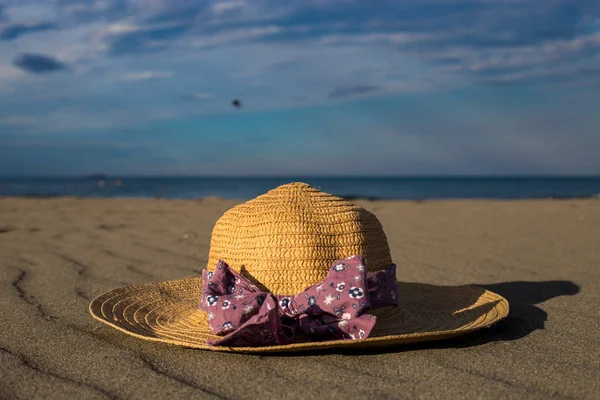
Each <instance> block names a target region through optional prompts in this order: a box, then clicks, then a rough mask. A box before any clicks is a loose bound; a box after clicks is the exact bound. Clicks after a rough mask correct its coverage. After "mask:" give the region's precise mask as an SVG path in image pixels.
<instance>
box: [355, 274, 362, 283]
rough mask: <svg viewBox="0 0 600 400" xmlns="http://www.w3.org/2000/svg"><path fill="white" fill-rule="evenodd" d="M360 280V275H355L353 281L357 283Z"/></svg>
mask: <svg viewBox="0 0 600 400" xmlns="http://www.w3.org/2000/svg"><path fill="white" fill-rule="evenodd" d="M361 279H362V278H361V277H360V275H356V276H355V277H354V280H355V281H357V282H358V281H360V280H361Z"/></svg>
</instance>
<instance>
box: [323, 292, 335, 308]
mask: <svg viewBox="0 0 600 400" xmlns="http://www.w3.org/2000/svg"><path fill="white" fill-rule="evenodd" d="M334 299H335V297H333V296H332V295H330V294H328V295H327V296H326V297H325V300H323V301H324V302H325V305H326V306H328V305H330V304H331V302H332V301H333V300H334Z"/></svg>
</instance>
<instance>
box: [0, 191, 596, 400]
mask: <svg viewBox="0 0 600 400" xmlns="http://www.w3.org/2000/svg"><path fill="white" fill-rule="evenodd" d="M359 203H360V204H361V205H363V206H365V207H366V208H367V209H370V210H371V211H374V212H375V213H376V215H377V216H378V217H379V219H380V220H381V221H382V223H383V225H384V228H385V230H386V233H387V235H388V239H389V241H390V247H391V249H392V254H393V256H394V258H395V261H396V263H397V264H398V276H399V279H401V280H405V281H419V282H425V283H432V284H444V285H454V284H456V285H459V284H466V283H472V284H478V285H482V286H484V287H486V288H488V289H491V290H493V291H496V292H498V293H500V294H502V295H504V296H505V297H506V298H508V300H509V301H510V303H511V311H512V313H511V316H510V317H509V318H508V319H507V320H505V321H503V322H501V323H499V324H498V325H496V326H494V327H492V328H489V329H486V330H484V331H480V332H477V333H475V334H471V335H468V336H465V337H462V338H459V339H452V340H448V341H443V342H437V343H435V342H434V343H430V344H427V345H418V346H404V347H395V348H389V349H386V350H385V351H378V352H371V353H362V354H361V353H352V354H349V353H347V352H344V351H343V350H338V352H337V353H336V352H335V351H334V352H325V353H323V352H321V353H313V354H304V355H290V356H281V355H279V356H268V357H267V356H264V357H263V356H251V355H237V354H229V353H218V352H209V351H199V350H190V349H184V348H179V347H175V346H170V345H166V344H159V343H152V342H147V341H143V340H139V339H136V338H134V337H130V336H127V335H125V334H123V333H121V332H119V331H117V330H114V329H111V328H110V327H108V326H106V325H104V324H101V323H100V322H98V321H95V320H94V319H92V317H91V316H90V315H89V313H88V303H89V301H90V299H92V298H93V297H95V296H97V295H99V294H101V293H103V292H105V291H107V290H109V289H112V288H115V287H118V286H121V285H129V284H136V283H142V282H149V281H156V280H166V279H175V278H182V277H186V276H195V275H199V274H200V270H201V269H202V268H204V267H205V264H206V261H207V255H208V246H209V242H210V232H211V230H212V227H213V224H214V222H215V221H216V220H217V218H218V217H219V216H220V215H221V214H222V212H223V211H225V210H226V209H227V208H229V207H231V206H232V205H233V204H234V202H232V201H224V200H219V199H205V200H203V201H158V200H77V199H69V198H60V199H15V198H13V199H0V285H1V286H0V318H1V321H2V322H1V325H0V382H1V383H0V398H7V399H13V398H22V399H41V398H63V399H83V398H98V399H100V398H131V399H151V398H152V399H154V398H163V399H164V398H213V397H214V398H230V399H257V398H261V397H262V398H282V399H283V398H337V399H358V398H367V397H370V398H382V399H383V398H426V399H429V398H440V399H442V398H443V399H445V398H463V397H465V398H466V397H469V398H486V399H488V398H498V399H523V398H539V399H546V398H587V399H598V398H600V384H599V382H600V351H599V349H600V334H599V333H600V328H599V326H600V317H599V316H600V312H599V311H598V307H600V201H597V200H587V201H519V202H496V201H493V202H492V201H456V202H425V203H414V202H382V201H375V202H368V201H363V202H359Z"/></svg>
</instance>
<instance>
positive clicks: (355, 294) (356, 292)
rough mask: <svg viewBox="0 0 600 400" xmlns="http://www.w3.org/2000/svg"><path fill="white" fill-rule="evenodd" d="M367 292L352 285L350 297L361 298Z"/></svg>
mask: <svg viewBox="0 0 600 400" xmlns="http://www.w3.org/2000/svg"><path fill="white" fill-rule="evenodd" d="M364 294H365V292H364V291H363V290H362V289H361V288H357V287H352V288H350V297H352V298H354V299H360V298H362V297H363V296H364Z"/></svg>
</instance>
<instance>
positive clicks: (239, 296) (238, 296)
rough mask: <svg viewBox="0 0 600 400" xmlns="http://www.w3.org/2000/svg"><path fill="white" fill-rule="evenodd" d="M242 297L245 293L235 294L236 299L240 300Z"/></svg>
mask: <svg viewBox="0 0 600 400" xmlns="http://www.w3.org/2000/svg"><path fill="white" fill-rule="evenodd" d="M244 297H246V295H245V294H238V295H236V296H235V298H236V300H241V299H243V298H244Z"/></svg>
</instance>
